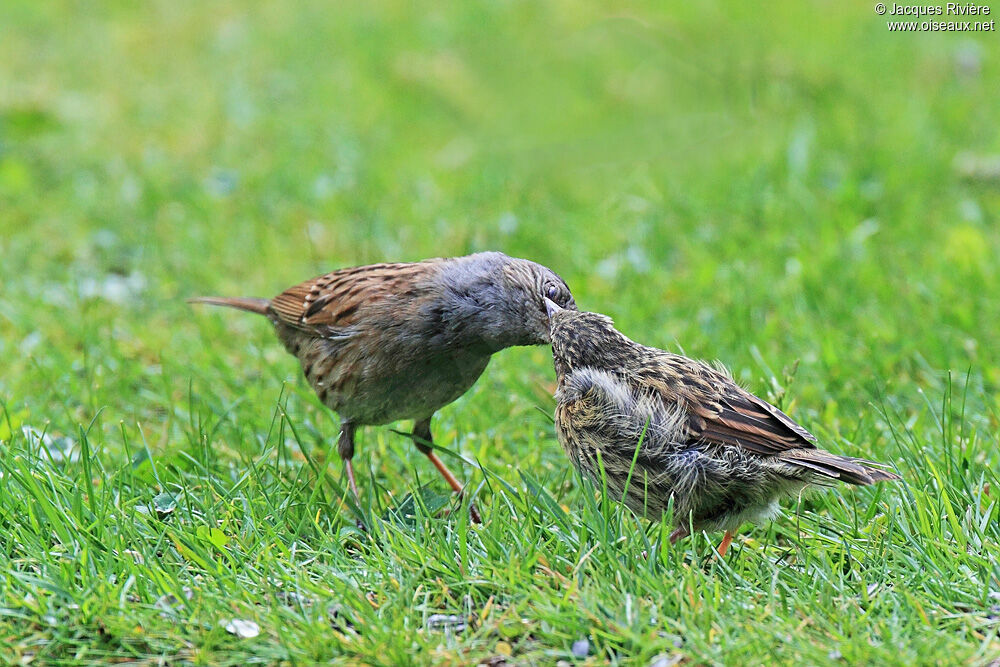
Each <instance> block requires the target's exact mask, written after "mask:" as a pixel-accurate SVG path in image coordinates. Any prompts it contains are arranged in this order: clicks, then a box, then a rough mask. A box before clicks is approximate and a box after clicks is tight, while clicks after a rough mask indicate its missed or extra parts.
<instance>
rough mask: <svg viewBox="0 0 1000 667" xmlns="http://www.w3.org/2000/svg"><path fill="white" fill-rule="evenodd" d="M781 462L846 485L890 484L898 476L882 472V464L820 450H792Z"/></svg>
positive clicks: (886, 471) (885, 471)
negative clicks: (806, 469)
mask: <svg viewBox="0 0 1000 667" xmlns="http://www.w3.org/2000/svg"><path fill="white" fill-rule="evenodd" d="M781 460H782V461H784V462H785V463H790V464H792V465H795V466H801V467H803V468H808V469H809V470H811V471H813V472H816V473H819V474H820V475H823V476H824V477H829V478H831V481H832V480H834V479H836V480H840V481H841V482H847V483H848V484H858V485H861V486H867V485H869V484H875V483H876V482H891V481H893V480H897V479H899V475H897V474H896V473H894V472H889V471H888V470H883V469H882V468H883V467H884V466H885V464H884V463H877V462H875V461H868V460H866V459H854V458H851V457H849V456H838V455H837V454H831V453H830V452H826V451H823V450H822V449H793V450H791V451H788V452H786V453H785V454H784V455H783V456H782V457H781Z"/></svg>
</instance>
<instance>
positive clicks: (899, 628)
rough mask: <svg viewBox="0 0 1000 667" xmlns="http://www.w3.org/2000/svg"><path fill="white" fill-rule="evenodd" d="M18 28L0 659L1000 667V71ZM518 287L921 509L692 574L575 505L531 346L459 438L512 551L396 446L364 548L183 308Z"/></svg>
mask: <svg viewBox="0 0 1000 667" xmlns="http://www.w3.org/2000/svg"><path fill="white" fill-rule="evenodd" d="M0 23H2V25H4V26H5V27H6V30H5V32H4V38H3V39H2V40H0V256H2V257H3V268H2V269H0V282H2V289H0V359H2V360H3V361H2V364H3V370H2V372H0V400H2V405H0V441H2V454H0V545H2V548H0V566H2V569H0V661H3V662H18V661H22V662H28V661H33V662H34V663H35V664H86V663H93V662H100V661H110V660H120V659H123V658H124V659H131V660H134V661H136V662H139V663H149V664H152V663H160V662H166V663H171V664H177V663H184V662H190V663H193V664H247V663H288V664H293V663H294V664H308V663H312V662H322V661H329V660H335V661H341V662H346V663H373V664H406V663H417V664H420V663H423V664H427V663H440V664H473V663H475V662H477V661H479V660H491V659H492V660H493V661H494V662H493V663H492V664H499V662H500V659H501V658H506V659H507V660H509V661H510V662H512V663H514V664H525V663H529V664H530V663H535V664H552V663H554V662H557V661H560V660H565V661H568V662H579V663H584V664H586V663H590V664H603V663H617V664H649V663H651V662H653V661H654V660H658V661H659V662H658V663H657V664H659V665H666V664H675V662H681V663H684V664H712V663H726V664H740V663H772V662H773V663H778V664H801V663H806V664H823V663H835V662H837V663H839V662H842V663H845V664H857V663H862V662H870V663H876V664H946V663H948V664H974V665H977V664H986V663H988V662H989V661H991V660H994V659H996V658H998V657H1000V636H998V631H1000V620H998V617H1000V565H998V551H997V542H998V537H1000V509H998V503H997V498H998V493H1000V482H998V480H997V470H998V469H1000V454H998V452H1000V446H998V445H1000V443H998V436H997V433H998V426H1000V401H998V398H997V388H998V386H1000V363H998V359H1000V338H998V336H997V333H996V322H997V321H1000V301H998V300H997V298H996V295H997V294H998V293H1000V275H998V270H997V263H996V259H995V258H996V257H997V256H998V255H1000V232H998V218H997V211H998V210H1000V182H998V180H997V177H996V174H995V169H993V170H992V171H991V168H990V166H989V160H990V156H995V155H996V154H997V153H998V152H1000V136H998V130H997V126H996V123H995V101H996V100H995V91H996V89H997V84H998V82H1000V49H998V47H997V41H996V39H995V38H994V37H993V34H992V33H977V34H970V33H964V34H958V33H921V34H907V35H903V34H890V33H888V31H887V30H886V28H885V23H884V18H880V17H878V16H876V15H875V14H874V12H873V10H872V9H871V7H870V6H868V5H864V4H860V3H858V4H854V3H851V4H848V5H844V6H839V5H838V6H836V7H834V6H832V5H828V4H822V3H815V2H807V3H798V2H795V3H793V2H778V3H770V4H768V5H766V7H765V6H753V5H745V4H743V3H728V2H722V3H708V4H701V5H691V6H688V7H676V8H670V9H666V8H661V7H660V6H659V5H657V4H656V3H644V2H638V3H630V4H629V5H628V6H623V7H621V8H619V9H614V10H612V9H608V8H606V7H605V6H603V5H600V4H598V3H579V4H567V3H555V4H540V3H520V2H511V3H492V4H481V3H458V2H451V3H444V4H441V3H438V4H435V5H434V6H425V7H417V6H412V5H407V4H404V3H392V2H377V3H364V4H363V5H362V4H354V5H350V6H340V7H333V6H330V5H326V4H322V3H303V4H298V5H295V6H292V5H287V4H277V3H262V2H253V3H249V4H248V3H233V2H220V3H212V4H203V3H202V4H196V3H183V2H182V3H166V2H154V3H145V4H142V5H131V4H127V3H104V4H101V5H99V6H95V7H90V6H88V7H86V8H83V7H81V6H77V5H73V4H70V3H29V2H19V1H15V2H9V3H4V4H3V7H2V8H0ZM490 248H495V249H500V250H504V251H505V252H507V253H509V254H512V255H519V256H526V257H530V258H532V259H535V260H537V261H540V262H542V263H545V264H547V265H549V266H551V267H553V268H554V269H555V270H557V271H558V272H559V273H560V274H561V275H563V277H565V278H566V279H567V281H568V282H569V284H570V285H571V286H572V287H573V289H574V293H575V295H576V298H577V301H578V302H579V303H580V304H581V306H582V307H585V308H587V309H591V310H597V311H601V312H605V313H607V314H609V315H611V316H613V317H614V318H615V320H616V323H617V325H618V326H619V328H620V329H622V330H623V331H624V332H625V333H626V334H628V335H629V336H631V337H633V338H635V339H637V340H640V341H642V342H644V343H647V344H651V345H657V346H660V347H666V348H669V349H672V350H683V351H684V352H686V353H687V354H690V355H692V356H696V357H701V358H709V359H712V358H717V359H721V360H723V361H724V362H726V363H727V364H728V365H729V366H730V367H731V368H732V369H733V371H734V373H735V374H736V376H737V378H739V379H740V380H741V381H742V382H744V383H745V384H746V385H748V386H749V387H750V388H751V389H753V390H754V391H756V392H757V393H759V394H761V395H763V396H766V397H768V398H770V399H771V400H772V401H775V402H777V403H780V404H781V405H782V406H783V407H784V409H786V410H787V411H789V412H790V413H791V414H792V415H793V416H794V417H795V418H796V419H798V420H799V421H800V422H802V423H803V424H804V425H805V426H806V427H808V428H809V429H810V430H812V431H813V432H814V433H815V434H816V435H817V436H819V437H820V439H821V440H822V441H823V443H824V445H825V446H826V447H828V448H829V449H832V450H834V451H837V452H840V453H845V454H851V455H863V456H868V457H871V458H874V459H877V460H882V461H887V462H890V463H891V464H892V465H893V466H895V468H896V469H898V471H899V472H900V473H901V474H902V475H903V478H904V479H903V482H902V483H901V484H899V485H883V486H881V487H878V488H871V489H839V490H838V491H836V492H830V493H825V494H821V495H811V496H805V497H803V498H801V499H798V500H793V501H791V502H788V503H786V512H785V515H784V516H783V517H782V518H780V519H778V520H776V521H775V522H773V523H770V524H768V525H763V526H758V527H749V526H748V527H745V528H744V529H743V531H741V533H740V535H739V536H738V538H737V540H736V542H735V543H734V548H733V550H732V551H731V552H730V555H729V556H728V557H727V558H726V559H724V560H720V559H718V558H716V557H714V556H713V550H712V546H713V542H714V541H717V540H718V538H719V536H718V535H696V536H695V537H693V538H692V539H690V540H688V541H685V542H682V543H680V544H678V545H677V546H676V547H671V546H670V545H669V542H668V540H667V539H666V536H667V535H668V534H669V532H670V526H669V525H668V524H666V523H664V522H660V523H649V522H646V521H644V520H640V519H636V518H635V517H633V516H631V515H629V514H628V513H627V512H624V511H622V510H621V509H620V508H618V506H617V505H616V504H615V503H614V502H613V501H612V500H611V499H607V498H605V497H602V494H601V490H600V489H594V488H592V487H588V486H587V485H585V484H584V483H583V482H582V481H581V480H580V479H578V478H577V477H576V476H575V475H573V474H572V473H571V472H570V469H569V466H568V465H567V461H566V459H565V457H564V455H563V454H562V452H561V451H560V449H559V446H558V444H557V443H556V441H555V439H554V436H553V431H552V426H551V421H550V419H548V418H547V416H546V414H551V411H552V408H553V401H552V398H551V392H552V389H553V374H552V369H551V360H550V358H549V356H548V355H549V353H548V350H546V349H544V348H530V349H528V348H524V349H512V350H507V351H505V352H503V353H501V354H499V355H497V357H496V358H495V360H494V362H493V363H492V364H491V366H490V368H489V369H488V370H487V372H486V374H485V375H484V377H483V378H482V379H481V380H480V382H479V383H478V384H477V385H476V386H475V387H474V388H473V389H472V390H471V391H470V392H469V393H468V394H467V395H466V396H464V397H462V398H461V399H460V400H459V401H457V402H456V403H454V404H453V405H451V406H449V407H447V408H445V409H444V410H442V411H441V413H440V414H439V417H438V418H437V419H436V420H435V423H434V425H433V429H434V433H435V438H436V441H437V443H438V444H440V445H441V446H442V447H443V448H445V449H446V450H447V451H448V452H451V453H453V454H454V455H455V456H453V457H450V461H451V463H452V464H453V465H454V467H456V468H457V469H459V470H461V473H462V476H463V477H464V478H465V479H466V480H468V481H469V483H470V484H471V488H474V489H475V497H476V502H477V504H478V505H479V507H480V509H481V510H482V511H483V513H484V516H485V520H486V521H485V523H484V525H482V526H479V527H474V526H470V525H469V522H468V519H467V513H466V512H465V511H464V510H463V509H462V508H458V507H455V506H454V505H453V501H452V500H451V499H450V498H449V497H447V495H446V494H445V491H446V488H445V487H444V485H443V483H442V482H440V481H439V480H438V479H437V478H436V476H435V474H434V470H433V468H432V467H431V466H429V465H428V464H427V462H426V461H425V460H423V457H422V456H420V455H419V453H417V452H416V451H415V450H414V448H413V447H412V445H411V444H409V442H408V441H407V440H406V439H405V438H403V437H401V436H399V435H397V434H395V433H393V432H392V431H391V430H390V429H388V428H368V429H365V430H364V431H363V432H361V433H360V434H359V452H360V455H359V457H358V458H356V461H357V462H358V463H357V464H358V466H359V470H360V471H361V480H360V481H361V485H362V487H363V504H364V505H365V506H364V507H362V508H360V511H361V512H363V513H364V514H365V516H366V520H367V522H368V525H369V526H370V532H369V533H368V534H362V533H360V532H359V531H358V530H357V529H356V527H355V514H354V513H353V512H352V511H351V509H350V508H349V507H347V506H346V505H345V503H344V492H343V487H342V482H343V480H342V478H341V471H340V467H339V464H338V462H337V460H336V456H335V453H334V449H333V448H332V447H331V445H332V443H333V439H334V436H335V433H336V419H335V418H334V417H333V416H332V415H331V414H330V413H329V412H328V411H327V410H326V409H325V408H323V407H322V406H321V405H320V404H319V403H318V401H317V399H316V398H315V396H314V395H313V394H312V392H311V391H310V390H309V389H308V387H307V386H306V385H305V383H304V381H303V379H302V378H301V374H300V371H299V369H298V366H297V364H296V363H295V361H294V360H293V359H292V358H291V357H289V356H287V355H286V354H285V353H284V352H283V351H282V350H281V348H280V345H279V344H278V343H277V341H276V340H275V339H274V337H273V334H272V333H271V331H270V330H269V327H268V325H267V323H266V322H265V321H264V320H263V319H260V318H255V317H252V316H250V315H247V314H241V313H235V312H207V311H205V310H198V311H196V310H194V309H192V308H190V307H189V306H188V305H187V304H185V303H184V298H185V297H188V296H193V295H198V294H209V293H214V294H233V295H271V294H275V293H277V292H278V291H280V290H281V289H283V288H284V287H286V286H288V285H291V284H293V283H295V282H297V281H299V280H302V279H305V278H307V277H310V276H312V275H316V274H318V273H322V272H324V271H326V270H329V269H331V268H334V267H340V266H347V265H354V264H361V263H365V262H370V261H378V260H410V259H419V258H423V257H428V256H435V255H457V254H463V253H467V252H473V251H477V250H483V249H490ZM408 426H409V425H408V424H401V425H399V428H400V429H403V430H405V429H406V428H408ZM455 457H461V459H457V458H455ZM401 508H402V510H403V511H400V509H401ZM447 509H451V510H452V511H451V512H446V511H443V510H447ZM233 619H240V620H248V621H253V622H255V623H256V624H257V626H258V628H259V634H258V635H257V636H255V637H240V636H237V635H235V634H233V633H231V632H229V631H227V630H226V625H227V624H230V623H231V622H232V621H233ZM251 634H252V633H251ZM583 640H585V641H583Z"/></svg>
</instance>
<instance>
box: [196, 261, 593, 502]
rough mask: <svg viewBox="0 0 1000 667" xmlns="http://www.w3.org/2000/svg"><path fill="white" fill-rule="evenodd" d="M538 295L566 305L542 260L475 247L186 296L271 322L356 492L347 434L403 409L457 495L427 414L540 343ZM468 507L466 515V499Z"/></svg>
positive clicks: (542, 326) (543, 336) (542, 316)
mask: <svg viewBox="0 0 1000 667" xmlns="http://www.w3.org/2000/svg"><path fill="white" fill-rule="evenodd" d="M545 298H548V299H550V300H552V301H553V302H555V303H558V304H559V305H560V306H561V307H563V308H567V309H575V308H576V305H575V303H574V301H573V296H572V294H571V293H570V290H569V288H568V287H567V286H566V283H565V282H564V281H563V280H562V279H561V278H560V277H559V276H557V275H556V274H555V273H553V272H552V271H551V270H550V269H548V268H546V267H544V266H542V265H541V264H536V263H535V262H531V261H528V260H526V259H518V258H513V257H508V256H506V255H504V254H502V253H499V252H483V253H477V254H474V255H468V256H465V257H453V258H437V259H428V260H425V261H422V262H413V263H396V264H372V265H368V266H358V267H353V268H346V269H340V270H338V271H334V272H332V273H327V274H325V275H322V276H319V277H317V278H313V279H312V280H307V281H306V282H303V283H300V284H298V285H295V286H294V287H290V288H288V289H287V290H285V291H284V292H282V293H281V294H279V295H278V296H276V297H274V298H273V299H258V298H231V297H198V298H195V299H191V301H192V302H195V303H205V304H211V305H217V306H229V307H232V308H239V309H242V310H246V311H250V312H254V313H259V314H261V315H265V316H266V317H267V318H268V319H269V320H270V321H271V323H272V324H273V325H274V328H275V331H276V333H277V335H278V338H279V339H281V342H282V343H284V345H285V348H286V349H287V350H288V351H289V352H290V353H291V354H293V355H295V356H296V357H297V358H298V360H299V362H300V363H301V364H302V369H303V371H304V372H305V377H306V380H308V382H309V384H310V386H312V388H313V389H314V390H315V391H316V394H317V395H318V396H319V398H320V400H321V401H322V402H323V403H324V405H326V406H327V407H329V408H330V409H332V410H334V411H335V412H337V413H338V414H339V416H340V420H341V421H340V437H339V440H338V445H337V451H338V453H339V454H340V458H341V459H343V462H344V468H345V471H346V474H347V479H348V483H349V485H350V488H351V492H352V493H353V494H354V496H355V498H356V499H357V498H358V487H357V481H356V479H355V474H354V468H353V466H352V463H351V461H352V458H353V456H354V450H355V432H356V431H357V429H358V427H360V426H364V425H378V424H387V423H389V422H394V421H398V420H403V419H412V420H414V427H413V433H412V438H413V441H414V444H415V445H416V446H417V448H418V449H419V450H420V451H421V452H423V453H424V454H425V455H426V456H427V457H428V458H429V459H430V460H431V462H432V463H433V464H434V466H435V467H436V468H437V469H438V471H439V472H440V473H441V475H442V476H444V478H445V480H446V481H447V482H448V484H449V486H451V488H452V490H453V491H455V492H456V493H461V491H462V485H461V483H460V482H459V481H458V479H457V478H456V477H455V475H454V474H452V472H451V471H450V470H449V469H448V467H447V466H446V465H445V464H444V462H443V461H441V459H440V458H438V456H437V454H436V453H435V451H434V449H433V438H432V437H431V428H430V425H431V417H432V416H433V415H434V413H435V412H437V411H438V410H439V409H440V408H441V407H443V406H445V405H447V404H448V403H451V402H452V401H454V400H455V399H456V398H458V397H459V396H461V395H462V394H464V393H465V392H466V391H467V390H468V389H469V388H470V387H471V386H472V385H473V384H474V383H475V381H476V380H477V379H478V378H479V376H480V375H481V374H482V372H483V371H484V370H485V369H486V365H487V364H488V363H489V360H490V356H491V355H492V354H493V353H495V352H498V351H500V350H502V349H504V348H507V347H511V346H515V345H537V344H543V343H547V342H548V341H549V323H548V319H547V315H546V310H545V303H544V301H543V299H545ZM472 514H473V519H474V520H476V521H478V520H479V516H478V513H477V512H476V510H475V507H474V506H473V508H472Z"/></svg>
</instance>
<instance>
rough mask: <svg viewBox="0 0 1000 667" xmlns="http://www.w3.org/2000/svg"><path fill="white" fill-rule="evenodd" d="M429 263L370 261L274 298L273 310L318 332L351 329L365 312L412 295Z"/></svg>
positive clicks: (294, 324) (280, 317)
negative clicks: (398, 298) (375, 262)
mask: <svg viewBox="0 0 1000 667" xmlns="http://www.w3.org/2000/svg"><path fill="white" fill-rule="evenodd" d="M428 264H429V262H420V263H413V264H371V265H368V266H359V267H354V268H350V269H341V270H339V271H334V272H333V273H327V274H326V275H322V276H319V277H317V278H313V279H312V280H307V281H305V282H304V283H300V284H298V285H295V286H294V287H290V288H288V289H287V290H285V291H284V292H282V293H281V294H279V295H278V296H276V297H274V299H272V300H271V312H272V313H273V314H274V315H275V317H277V318H278V320H280V321H281V322H283V323H284V324H287V325H289V326H292V327H295V328H297V329H301V330H303V331H307V332H310V333H316V334H319V335H330V334H332V333H336V332H338V331H343V330H345V329H349V328H350V327H351V326H352V325H354V324H356V323H357V322H358V321H359V320H360V319H361V318H362V317H364V315H365V313H366V311H369V309H371V308H373V307H378V306H380V305H384V304H385V302H386V301H387V300H390V299H393V298H395V297H399V296H403V297H412V296H415V295H414V294H413V290H414V289H416V282H417V281H418V279H419V277H420V275H421V273H422V272H426V271H428V269H429V267H428Z"/></svg>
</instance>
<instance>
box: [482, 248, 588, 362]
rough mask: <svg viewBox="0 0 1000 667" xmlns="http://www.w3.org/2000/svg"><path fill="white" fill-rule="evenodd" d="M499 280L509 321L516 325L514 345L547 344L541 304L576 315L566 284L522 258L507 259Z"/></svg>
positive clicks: (545, 321) (571, 295) (547, 336)
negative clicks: (517, 324)
mask: <svg viewBox="0 0 1000 667" xmlns="http://www.w3.org/2000/svg"><path fill="white" fill-rule="evenodd" d="M500 281H501V283H502V284H503V286H504V291H505V293H506V294H505V296H506V299H505V301H506V303H505V306H506V307H508V308H510V309H511V310H512V313H511V317H510V320H511V321H518V322H519V323H520V329H521V331H520V332H519V333H520V336H521V340H519V341H517V342H516V343H513V344H515V345H540V344H543V343H548V342H549V330H550V329H549V317H548V314H547V312H546V306H545V302H546V301H549V302H551V303H555V304H557V305H558V306H559V307H560V308H563V309H565V310H569V311H572V312H576V301H574V300H573V294H572V293H571V292H570V291H569V287H568V286H567V285H566V282H565V281H564V280H563V279H562V278H560V277H559V276H558V275H556V273H555V272H554V271H552V270H551V269H549V268H548V267H545V266H542V265H541V264H536V263H535V262H531V261H528V260H526V259H516V258H508V261H507V262H506V263H505V264H504V265H503V268H502V271H501V276H500Z"/></svg>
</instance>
